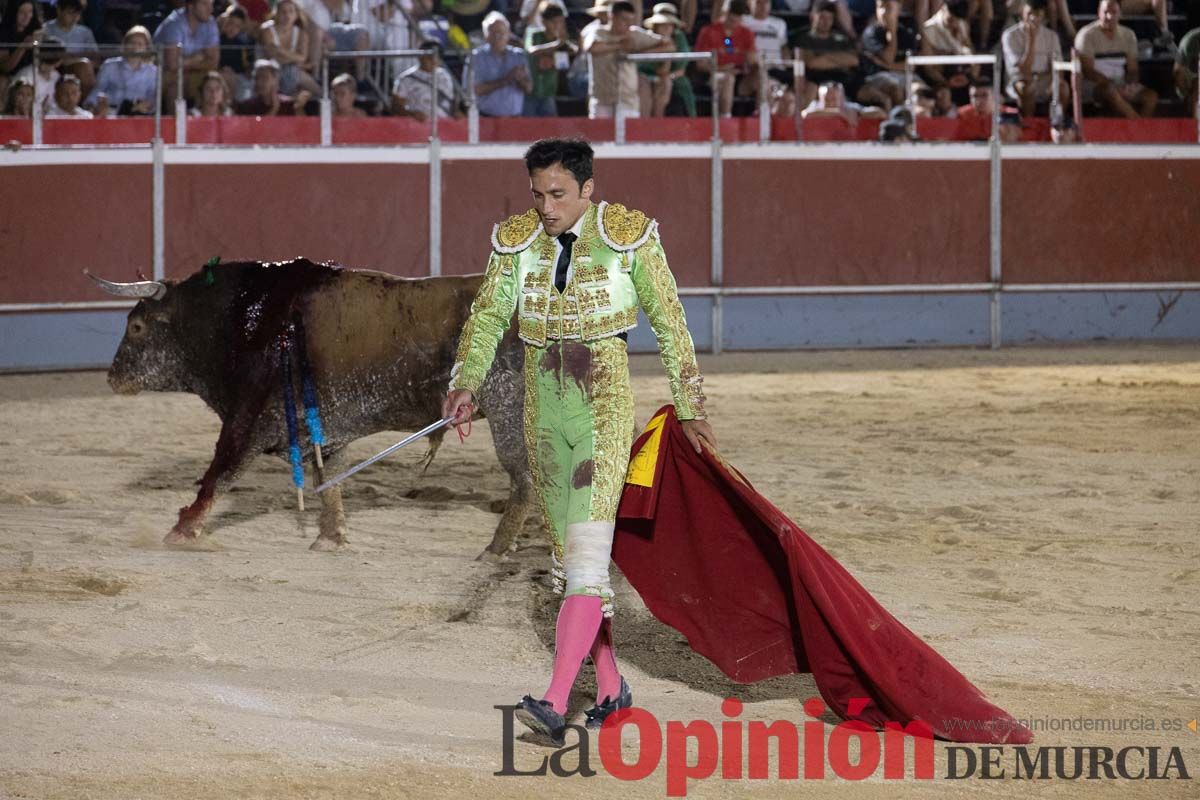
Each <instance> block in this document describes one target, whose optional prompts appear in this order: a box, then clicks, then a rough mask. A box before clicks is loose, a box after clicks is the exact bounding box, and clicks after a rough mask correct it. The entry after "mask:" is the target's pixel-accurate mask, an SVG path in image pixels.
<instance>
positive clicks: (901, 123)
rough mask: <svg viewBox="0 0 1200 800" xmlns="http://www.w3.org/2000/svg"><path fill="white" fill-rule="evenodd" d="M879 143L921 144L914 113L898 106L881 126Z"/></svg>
mask: <svg viewBox="0 0 1200 800" xmlns="http://www.w3.org/2000/svg"><path fill="white" fill-rule="evenodd" d="M879 141H880V142H883V143H893V144H895V143H902V142H919V141H921V137H919V136H917V123H916V121H915V120H914V119H913V115H912V112H911V111H909V110H908V109H907V108H905V107H904V106H902V105H898V106H896V107H895V108H893V109H892V110H891V112H889V113H888V118H887V120H885V121H884V123H883V124H882V125H880V126H879Z"/></svg>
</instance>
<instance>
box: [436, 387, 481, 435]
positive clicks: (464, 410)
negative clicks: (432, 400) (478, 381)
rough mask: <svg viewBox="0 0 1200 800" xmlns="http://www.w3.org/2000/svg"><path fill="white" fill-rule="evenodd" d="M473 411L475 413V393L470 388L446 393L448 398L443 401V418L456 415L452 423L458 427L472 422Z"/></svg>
mask: <svg viewBox="0 0 1200 800" xmlns="http://www.w3.org/2000/svg"><path fill="white" fill-rule="evenodd" d="M473 413H475V395H474V394H473V393H472V392H471V390H470V389H455V390H454V391H452V392H450V393H449V394H448V395H446V400H445V402H443V403H442V419H445V418H446V417H454V422H452V423H450V424H451V425H453V426H454V427H456V428H457V427H458V426H459V425H462V424H463V423H465V422H470V421H471V415H472V414H473Z"/></svg>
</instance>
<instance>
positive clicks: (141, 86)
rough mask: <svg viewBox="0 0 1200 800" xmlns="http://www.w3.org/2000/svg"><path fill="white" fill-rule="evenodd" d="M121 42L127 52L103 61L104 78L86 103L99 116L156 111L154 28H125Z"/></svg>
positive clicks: (138, 26) (142, 113)
mask: <svg viewBox="0 0 1200 800" xmlns="http://www.w3.org/2000/svg"><path fill="white" fill-rule="evenodd" d="M121 46H122V48H123V50H124V55H121V56H118V57H116V58H110V59H107V60H106V61H105V62H104V63H103V64H101V65H100V78H99V80H98V81H97V82H96V88H95V89H93V90H92V93H91V94H90V95H88V98H87V102H86V103H85V105H87V106H90V107H91V108H92V113H93V114H95V115H96V116H97V117H107V116H109V115H110V114H112V115H120V116H129V115H146V114H153V113H154V99H155V97H156V96H157V92H158V66H157V65H155V64H154V63H153V58H154V53H153V52H152V51H151V49H150V31H148V30H146V29H145V28H143V27H142V26H141V25H135V26H133V27H132V28H130V29H129V30H128V31H126V32H125V37H124V38H123V39H122V40H121Z"/></svg>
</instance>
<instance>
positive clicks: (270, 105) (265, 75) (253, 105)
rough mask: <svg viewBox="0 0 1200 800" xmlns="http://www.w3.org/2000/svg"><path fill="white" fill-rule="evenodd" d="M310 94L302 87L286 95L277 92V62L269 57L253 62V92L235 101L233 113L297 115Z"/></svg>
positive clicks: (278, 115) (258, 115) (260, 115)
mask: <svg viewBox="0 0 1200 800" xmlns="http://www.w3.org/2000/svg"><path fill="white" fill-rule="evenodd" d="M310 96H311V95H309V93H308V92H306V91H305V90H304V89H301V90H300V91H298V92H296V96H295V97H294V98H293V97H288V96H287V95H285V94H280V92H279V64H277V63H276V62H274V61H272V60H271V59H269V58H260V59H259V60H258V61H255V62H254V94H253V95H251V97H250V99H248V100H243V101H241V102H240V103H236V104H235V105H234V107H233V113H235V114H241V115H244V116H248V117H293V116H295V117H298V116H302V115H303V114H304V107H305V106H306V105H308V101H309V98H310Z"/></svg>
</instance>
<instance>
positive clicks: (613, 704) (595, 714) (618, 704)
mask: <svg viewBox="0 0 1200 800" xmlns="http://www.w3.org/2000/svg"><path fill="white" fill-rule="evenodd" d="M631 705H633V690H632V689H630V688H629V684H628V683H626V682H625V676H621V693H620V694H618V695H617V699H616V700H614V699H613V698H612V697H606V698H604V702H603V703H597V704H596V705H594V706H592V707H591V708H589V709H588V710H587V711H585V712H584V713H585V714H587V722H586V723H584V725H585V726H586V727H588V728H599V727H600V726H601V725H603V724H604V720H605V719H607V718H608V715H609V714H612V713H613V712H614V711H617V710H618V709H622V708H629V707H630V706H631ZM518 713H519V712H518Z"/></svg>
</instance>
